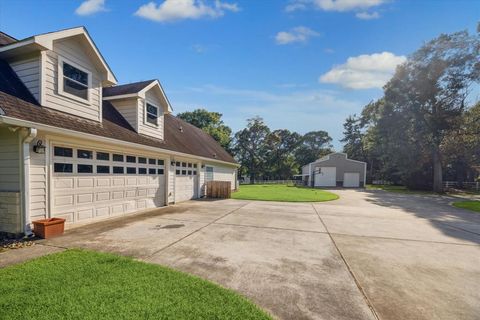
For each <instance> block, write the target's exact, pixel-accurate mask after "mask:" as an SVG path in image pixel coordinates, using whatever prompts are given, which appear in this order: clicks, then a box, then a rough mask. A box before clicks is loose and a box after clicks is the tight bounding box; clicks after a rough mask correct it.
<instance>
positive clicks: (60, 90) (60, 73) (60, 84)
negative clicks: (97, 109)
mask: <svg viewBox="0 0 480 320" xmlns="http://www.w3.org/2000/svg"><path fill="white" fill-rule="evenodd" d="M64 63H67V64H69V65H71V66H72V67H75V68H77V69H78V70H80V71H83V72H85V73H86V74H87V75H88V88H87V99H83V98H80V97H77V96H76V95H74V94H71V93H68V92H66V91H64V90H63V80H64V75H63V64H64ZM57 77H58V78H57V87H58V94H59V95H62V96H65V97H67V98H69V99H73V100H76V101H79V102H82V103H85V104H90V100H91V99H90V98H91V94H90V90H91V88H92V72H91V71H90V70H87V69H85V68H83V67H82V66H79V65H78V64H76V63H75V62H72V61H70V60H68V59H65V58H64V57H61V56H58V76H57ZM69 79H70V78H69ZM70 80H72V81H75V80H73V79H70ZM82 85H83V83H82Z"/></svg>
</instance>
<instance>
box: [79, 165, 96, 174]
mask: <svg viewBox="0 0 480 320" xmlns="http://www.w3.org/2000/svg"><path fill="white" fill-rule="evenodd" d="M77 172H78V173H92V172H93V166H92V165H91V164H79V165H78V166H77Z"/></svg>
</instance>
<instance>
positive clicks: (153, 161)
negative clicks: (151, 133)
mask: <svg viewBox="0 0 480 320" xmlns="http://www.w3.org/2000/svg"><path fill="white" fill-rule="evenodd" d="M156 162H157V161H156V160H155V159H148V164H155V163H156Z"/></svg>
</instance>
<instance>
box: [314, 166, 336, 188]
mask: <svg viewBox="0 0 480 320" xmlns="http://www.w3.org/2000/svg"><path fill="white" fill-rule="evenodd" d="M319 169H320V170H319V172H317V171H315V187H336V186H337V179H336V176H337V168H335V167H320V168H319Z"/></svg>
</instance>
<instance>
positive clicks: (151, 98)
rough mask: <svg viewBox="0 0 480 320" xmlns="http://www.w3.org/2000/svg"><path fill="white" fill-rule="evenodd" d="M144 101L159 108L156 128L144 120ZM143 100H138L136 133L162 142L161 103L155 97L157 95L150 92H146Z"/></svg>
mask: <svg viewBox="0 0 480 320" xmlns="http://www.w3.org/2000/svg"><path fill="white" fill-rule="evenodd" d="M145 100H146V102H149V103H151V104H153V105H155V106H157V107H158V108H159V110H158V112H159V114H158V127H155V126H153V125H151V124H149V123H147V121H146V120H145V106H146V104H145ZM145 100H142V99H139V100H138V114H139V117H138V121H139V125H138V133H141V134H144V135H147V136H150V137H154V138H157V139H162V140H163V120H164V119H163V110H162V106H163V104H162V101H161V100H160V99H159V98H158V97H157V95H156V94H155V93H154V92H152V91H151V90H150V91H147V93H146V94H145Z"/></svg>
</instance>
